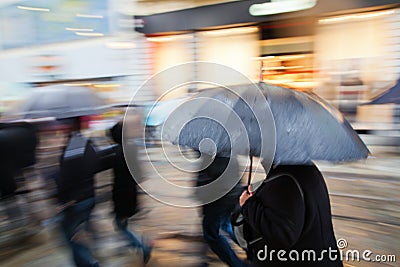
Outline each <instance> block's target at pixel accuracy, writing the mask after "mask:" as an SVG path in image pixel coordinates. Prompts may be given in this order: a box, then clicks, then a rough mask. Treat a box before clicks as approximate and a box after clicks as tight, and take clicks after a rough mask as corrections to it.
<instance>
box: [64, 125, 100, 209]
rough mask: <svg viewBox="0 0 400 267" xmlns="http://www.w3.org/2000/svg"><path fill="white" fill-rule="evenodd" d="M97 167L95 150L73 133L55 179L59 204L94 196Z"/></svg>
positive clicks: (80, 136) (86, 140) (89, 143)
mask: <svg viewBox="0 0 400 267" xmlns="http://www.w3.org/2000/svg"><path fill="white" fill-rule="evenodd" d="M97 165H98V157H97V153H96V148H95V146H94V145H93V143H92V142H91V141H90V140H89V139H87V138H85V137H83V136H82V135H81V134H79V133H74V134H73V135H72V136H71V137H70V139H69V142H68V145H67V146H66V148H65V150H64V153H63V155H62V157H61V160H60V172H59V175H58V176H57V178H56V184H57V196H58V199H59V201H60V202H61V203H68V202H70V201H77V202H79V201H83V200H86V199H88V198H92V197H94V195H95V189H94V176H95V169H96V166H97Z"/></svg>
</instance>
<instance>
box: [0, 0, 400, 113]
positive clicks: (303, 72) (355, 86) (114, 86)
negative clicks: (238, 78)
mask: <svg viewBox="0 0 400 267" xmlns="http://www.w3.org/2000/svg"><path fill="white" fill-rule="evenodd" d="M295 2H296V3H297V4H295V3H294V2H291V1H287V0H286V1H273V3H270V4H268V2H266V1H264V0H257V1H249V0H246V1H222V0H220V1H217V0H191V1H170V0H167V1H160V0H136V1H134V0H118V1H111V0H101V1H95V0H84V1H74V0H72V1H67V0H57V1H18V0H8V1H3V2H2V5H1V6H0V13H1V16H0V25H1V29H2V30H1V31H0V33H1V38H0V59H1V60H0V67H1V69H2V72H1V73H0V75H1V77H0V78H1V79H2V81H5V82H7V81H10V82H23V83H28V84H31V85H34V86H36V85H45V84H49V83H60V82H61V83H66V84H80V85H82V84H83V85H85V86H90V87H93V88H94V89H95V90H97V91H98V92H100V93H102V94H103V95H104V96H105V97H106V98H108V99H109V100H110V101H112V102H120V101H128V100H129V99H130V98H131V97H132V96H133V95H134V94H135V92H136V91H137V89H138V88H139V87H140V86H141V85H142V84H143V82H144V81H146V79H148V78H149V77H151V75H154V74H156V73H158V72H160V71H162V70H165V69H167V68H169V67H171V66H174V65H176V64H181V63H186V62H190V61H198V60H200V61H212V62H216V63H220V64H224V65H227V66H229V67H232V68H234V69H236V70H238V71H240V72H241V73H243V74H245V75H246V76H248V77H249V78H250V79H251V80H254V81H257V80H264V81H267V82H270V83H275V84H283V85H285V86H289V87H293V88H296V89H298V90H314V91H315V92H316V93H318V94H320V95H321V96H322V97H324V98H326V99H328V100H332V101H333V102H335V101H336V102H338V101H341V103H342V104H341V105H342V106H344V108H346V107H345V106H346V101H347V102H349V101H350V102H351V103H352V104H351V105H354V103H356V104H358V103H363V102H367V101H368V100H369V99H371V98H372V97H373V96H375V95H377V94H379V93H380V92H382V90H385V89H387V88H388V87H389V86H390V85H392V84H393V82H394V81H396V79H397V78H398V77H399V74H400V60H399V58H400V50H399V47H400V45H399V44H400V34H399V31H400V24H399V21H400V14H399V13H400V11H399V4H398V1H394V0H384V1H379V0H376V1H372V0H371V1H345V0H340V1H335V3H332V1H329V0H318V1H317V0H301V1H295ZM271 4H272V5H274V6H272V5H271ZM282 8H283V9H282ZM285 8H289V9H286V10H285ZM251 10H253V11H251ZM285 11H291V12H285ZM222 14H223V15H222ZM195 72H196V70H193V71H192V75H194V76H195V75H196V73H195ZM161 83H162V82H161ZM152 89H153V90H140V92H139V93H140V94H142V95H139V96H138V95H136V97H135V99H136V100H137V101H139V102H140V101H146V100H150V99H154V98H155V97H156V96H159V95H162V94H163V93H164V90H165V89H163V88H162V85H161V84H159V85H154V87H153V88H152ZM189 89H190V88H189ZM178 93H179V92H178ZM174 96H175V95H171V97H174ZM338 105H339V104H338Z"/></svg>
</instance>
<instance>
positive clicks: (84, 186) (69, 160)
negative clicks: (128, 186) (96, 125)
mask: <svg viewBox="0 0 400 267" xmlns="http://www.w3.org/2000/svg"><path fill="white" fill-rule="evenodd" d="M73 130H74V131H73V132H72V134H71V136H70V138H69V141H68V144H67V146H66V147H65V150H64V153H63V154H62V157H61V160H60V170H59V175H58V177H57V179H56V183H57V197H58V201H59V202H60V204H61V206H60V210H61V229H62V231H63V234H64V237H65V239H66V240H67V242H68V245H69V247H70V248H71V250H72V254H73V260H74V263H75V265H76V266H78V267H88V266H99V264H98V262H97V260H96V259H94V258H93V256H92V254H91V252H90V250H89V248H88V246H86V245H85V244H84V243H83V242H81V241H80V240H78V238H77V233H78V232H79V231H80V230H81V228H80V226H86V225H85V224H88V223H89V220H90V215H91V212H92V210H93V209H94V206H95V189H94V175H95V168H96V166H97V161H98V159H97V155H96V149H95V147H94V145H93V144H92V142H91V141H90V140H89V139H87V138H85V137H83V136H82V135H81V133H80V131H79V130H80V127H79V119H77V121H76V124H75V126H74V129H73Z"/></svg>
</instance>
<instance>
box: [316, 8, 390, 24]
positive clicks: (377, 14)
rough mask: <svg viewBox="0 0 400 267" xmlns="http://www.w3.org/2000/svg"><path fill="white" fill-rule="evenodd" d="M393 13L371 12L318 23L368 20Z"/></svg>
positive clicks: (327, 19)
mask: <svg viewBox="0 0 400 267" xmlns="http://www.w3.org/2000/svg"><path fill="white" fill-rule="evenodd" d="M395 12H396V11H395V10H386V11H380V12H371V13H364V14H353V15H346V16H339V17H332V18H326V19H320V20H319V21H318V22H319V23H320V24H328V23H335V22H343V21H348V20H358V19H368V18H374V17H379V16H385V15H390V14H394V13H395Z"/></svg>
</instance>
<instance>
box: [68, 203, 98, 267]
mask: <svg viewBox="0 0 400 267" xmlns="http://www.w3.org/2000/svg"><path fill="white" fill-rule="evenodd" d="M94 204H95V200H94V198H88V199H86V200H83V201H80V202H78V203H76V204H74V205H72V206H70V207H68V208H66V209H65V210H64V211H63V213H62V221H61V228H62V231H63V234H64V237H65V239H66V240H67V242H68V245H69V247H70V248H71V250H72V254H73V258H74V262H75V265H76V266H77V267H92V266H99V264H98V263H97V261H96V260H95V259H94V258H93V257H92V254H91V253H90V250H89V248H87V247H86V246H84V245H83V244H81V243H79V242H77V241H75V240H73V237H74V235H75V234H76V232H77V231H78V230H79V226H80V225H81V224H83V223H87V222H88V221H89V218H90V213H91V212H92V210H93V208H94Z"/></svg>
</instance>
